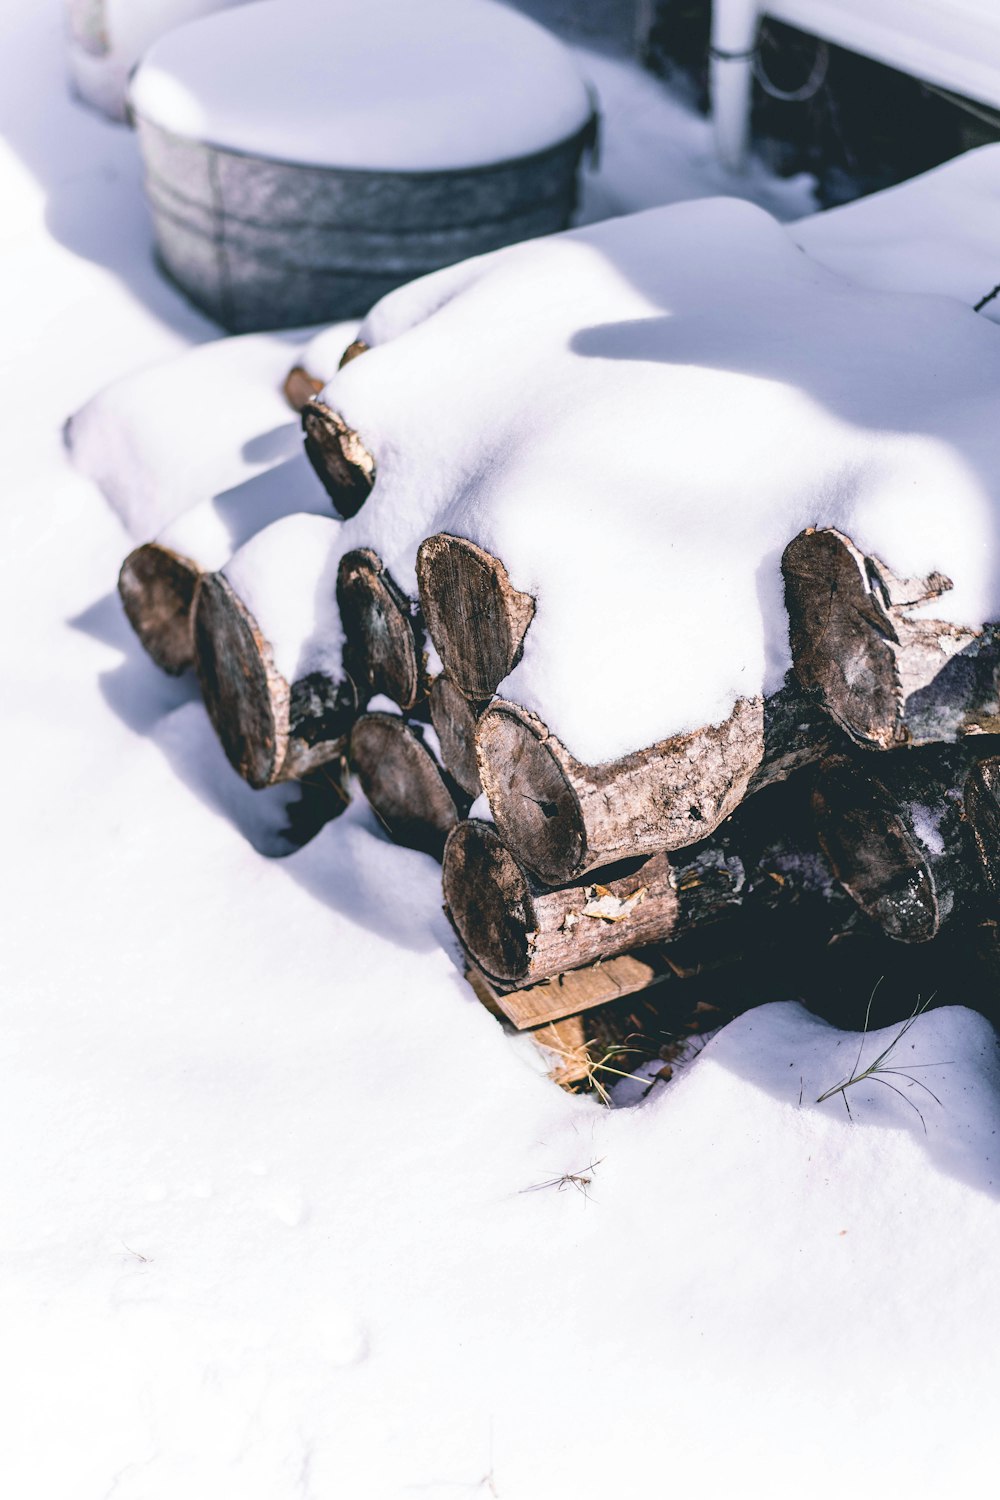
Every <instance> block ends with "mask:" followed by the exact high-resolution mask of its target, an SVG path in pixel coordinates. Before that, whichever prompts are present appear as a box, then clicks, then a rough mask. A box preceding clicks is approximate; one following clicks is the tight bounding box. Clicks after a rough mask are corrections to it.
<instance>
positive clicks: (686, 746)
mask: <svg viewBox="0 0 1000 1500" xmlns="http://www.w3.org/2000/svg"><path fill="white" fill-rule="evenodd" d="M836 737H837V736H836V730H835V729H834V727H833V726H832V725H831V723H830V721H829V719H828V718H827V717H826V716H825V715H824V714H822V713H821V712H820V711H819V710H817V709H816V708H814V707H813V706H812V705H810V704H809V703H807V702H806V701H805V699H804V698H803V696H802V694H801V692H800V691H799V690H798V688H797V687H796V685H795V684H794V683H792V682H790V681H789V682H786V684H785V686H784V687H783V688H782V690H781V691H780V692H779V693H776V694H774V695H773V697H771V698H768V699H766V700H764V699H761V698H742V699H740V700H739V701H738V702H737V704H736V706H735V708H734V709H733V712H732V714H731V715H730V716H729V718H728V719H726V720H725V721H724V723H722V724H720V725H708V726H706V727H705V728H703V729H698V730H694V731H693V732H692V733H690V734H682V735H675V736H673V737H672V738H670V739H667V740H662V741H660V742H659V744H656V745H652V746H650V747H649V748H648V749H645V750H639V751H635V752H634V753H632V754H631V755H626V756H623V757H622V758H621V759H620V760H617V761H611V762H610V763H608V764H606V765H599V766H588V765H584V764H583V762H581V761H578V760H576V758H575V757H574V756H572V755H571V754H570V752H569V751H568V750H567V749H566V747H565V746H564V745H562V744H561V743H560V741H559V740H557V739H556V737H555V735H553V734H550V733H549V731H548V729H547V728H546V727H545V725H544V724H543V723H542V722H541V720H540V719H538V718H536V717H535V716H534V715H533V714H530V713H528V712H527V711H526V710H525V709H522V708H519V707H518V706H517V705H516V704H513V703H507V702H504V701H503V700H498V701H497V702H495V703H492V704H491V705H490V706H489V707H488V708H487V709H486V711H485V713H484V714H483V716H482V718H481V719H480V721H479V727H478V729H477V733H476V743H477V749H478V755H479V769H480V774H481V776H482V782H483V789H484V791H485V792H486V795H487V797H488V798H489V803H490V809H491V811H492V813H493V816H494V818H495V819H496V824H497V829H498V831H499V832H500V834H501V836H502V837H503V839H504V840H505V842H506V843H507V844H509V846H510V848H511V849H512V850H513V851H514V853H515V854H516V855H517V856H518V858H519V859H521V860H522V861H523V862H524V864H525V865H527V867H528V869H529V870H532V871H533V872H534V873H535V874H536V875H537V876H538V877H539V878H540V879H541V880H543V881H545V882H546V883H547V884H550V885H557V884H562V883H565V882H567V881H571V880H576V879H578V878H579V877H580V876H581V875H584V874H586V873H587V871H589V870H596V869H600V868H601V867H602V866H604V865H610V864H614V863H616V862H617V861H618V860H621V859H627V858H631V857H632V856H635V855H642V854H653V853H656V852H658V851H660V850H671V849H682V848H684V847H685V846H686V845H688V844H693V843H695V842H696V841H697V840H699V839H703V838H705V837H707V836H708V835H709V834H710V833H712V832H713V831H714V830H715V829H716V828H717V827H718V826H719V824H720V823H721V822H722V821H723V820H724V819H725V818H727V817H728V816H729V815H730V813H732V812H734V811H735V809H736V808H737V807H738V806H739V805H740V803H741V802H742V801H743V799H744V798H745V797H747V796H749V795H750V794H751V793H753V792H756V791H759V790H761V789H762V788H763V787H765V786H769V785H771V784H772V783H774V782H777V781H781V780H783V779H784V778H785V777H787V776H789V775H791V773H792V772H793V771H795V770H797V769H798V768H799V767H800V766H802V765H806V764H808V763H809V762H810V761H813V760H817V759H819V758H820V756H821V755H823V754H824V753H825V752H827V751H828V750H829V749H830V748H831V745H832V744H833V743H834V741H835V739H836Z"/></svg>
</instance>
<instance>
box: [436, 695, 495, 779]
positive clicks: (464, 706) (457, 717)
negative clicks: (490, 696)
mask: <svg viewBox="0 0 1000 1500" xmlns="http://www.w3.org/2000/svg"><path fill="white" fill-rule="evenodd" d="M429 702H430V714H431V723H432V724H433V725H434V732H435V734H436V735H437V737H438V741H439V743H440V745H441V764H442V765H443V766H444V767H445V770H447V771H449V772H450V773H451V775H452V776H453V777H454V778H455V780H456V781H457V782H458V784H459V786H460V787H461V788H462V790H463V791H464V792H467V793H468V794H469V796H470V797H478V796H479V794H480V793H481V792H482V789H483V784H482V782H481V781H480V779H479V762H478V760H477V759H476V725H477V723H478V722H479V716H480V714H481V713H482V711H483V709H484V708H485V706H486V705H485V704H483V703H474V702H472V701H471V700H470V699H468V698H466V697H465V695H464V693H460V692H459V690H458V688H457V687H456V686H455V684H454V683H453V682H452V680H451V678H450V677H449V676H448V673H447V672H441V673H439V674H438V676H437V677H435V679H434V681H433V682H432V683H431V687H430V697H429Z"/></svg>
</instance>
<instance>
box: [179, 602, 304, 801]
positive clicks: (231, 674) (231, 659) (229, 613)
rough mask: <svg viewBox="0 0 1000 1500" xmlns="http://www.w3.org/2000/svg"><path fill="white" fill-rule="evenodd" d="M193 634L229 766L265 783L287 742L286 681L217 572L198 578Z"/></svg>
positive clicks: (270, 778)
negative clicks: (199, 585)
mask: <svg viewBox="0 0 1000 1500" xmlns="http://www.w3.org/2000/svg"><path fill="white" fill-rule="evenodd" d="M194 638H195V657H196V663H197V668H198V681H199V683H200V685H201V691H202V696H203V698H204V700H205V707H206V709H207V710H208V715H209V718H210V719H211V720H212V723H213V725H214V727H215V732H216V734H217V735H218V736H219V739H220V741H221V742H222V747H223V749H224V750H225V752H226V755H227V757H228V758H229V761H230V764H231V765H232V766H233V767H234V768H235V769H236V770H237V771H238V772H239V774H240V775H241V776H242V777H243V778H244V780H246V781H248V782H249V783H250V785H251V786H254V787H263V786H269V785H271V783H272V782H274V781H275V780H278V779H280V769H281V766H282V763H283V761H284V759H285V752H286V749H287V745H288V712H289V689H288V684H287V683H286V682H285V680H284V678H283V677H281V675H280V674H279V673H278V672H277V671H276V669H275V668H274V665H273V663H272V661H271V653H270V648H269V647H268V645H267V643H266V641H265V640H264V639H263V637H262V636H261V633H260V631H259V629H258V628H257V624H256V622H255V621H254V619H253V617H252V616H251V615H250V614H249V612H248V611H247V609H246V608H245V607H244V605H243V604H242V602H241V601H240V599H239V598H238V597H237V595H236V594H235V593H234V591H233V590H232V588H230V586H229V584H228V583H227V581H226V579H225V578H224V577H223V576H222V574H221V573H211V574H207V575H206V576H205V577H204V578H203V579H202V582H201V587H200V588H199V590H198V604H197V609H196V611H195V626H194Z"/></svg>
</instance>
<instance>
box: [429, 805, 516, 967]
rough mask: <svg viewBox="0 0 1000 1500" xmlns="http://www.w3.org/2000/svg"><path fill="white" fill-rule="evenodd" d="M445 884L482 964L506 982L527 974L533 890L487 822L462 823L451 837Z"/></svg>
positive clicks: (459, 925) (460, 929) (458, 924)
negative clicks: (531, 890)
mask: <svg viewBox="0 0 1000 1500" xmlns="http://www.w3.org/2000/svg"><path fill="white" fill-rule="evenodd" d="M443 884H444V900H445V906H446V907H447V909H448V912H449V915H450V916H451V920H452V921H453V922H454V924H455V930H456V931H457V933H458V935H459V937H460V938H461V940H462V942H463V943H464V944H465V947H466V948H467V949H468V951H469V953H471V954H472V956H473V957H474V958H475V960H476V962H477V964H479V966H480V968H482V969H483V970H484V971H485V973H486V974H487V975H489V976H490V978H492V979H496V980H498V981H500V982H501V983H502V984H516V983H517V982H518V981H519V980H521V979H524V978H526V976H527V974H528V968H529V953H528V941H527V937H526V933H527V932H529V931H530V930H531V928H532V913H531V893H530V890H529V886H528V882H527V880H526V878H525V873H524V870H523V869H522V867H521V865H520V864H519V863H518V861H517V860H516V859H515V858H514V856H513V855H512V854H511V852H510V850H509V849H507V848H506V846H505V845H504V843H503V842H502V840H501V839H499V838H498V837H497V835H496V834H495V833H494V831H493V829H492V828H491V827H490V825H489V824H488V823H480V822H478V821H475V820H473V821H471V822H467V823H460V824H459V825H458V827H457V828H455V829H454V830H453V831H452V833H451V834H450V835H449V838H448V843H447V845H446V847H445V855H444V871H443Z"/></svg>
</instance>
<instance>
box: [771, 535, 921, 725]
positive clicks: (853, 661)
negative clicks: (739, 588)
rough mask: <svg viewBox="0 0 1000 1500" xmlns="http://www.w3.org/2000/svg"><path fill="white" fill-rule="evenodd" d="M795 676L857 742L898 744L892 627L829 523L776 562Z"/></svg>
mask: <svg viewBox="0 0 1000 1500" xmlns="http://www.w3.org/2000/svg"><path fill="white" fill-rule="evenodd" d="M781 567H782V572H783V574H784V579H785V603H786V606H787V609H788V618H789V635H790V640H791V648H792V658H793V660H794V663H795V672H796V675H797V677H798V679H799V681H800V683H801V684H802V686H803V688H804V689H805V690H806V692H807V693H810V694H814V695H815V696H816V697H817V698H819V699H820V701H821V702H822V703H823V704H824V706H825V707H826V708H827V710H828V712H829V713H830V714H831V716H832V717H833V718H834V719H835V720H836V721H837V723H839V724H840V725H841V726H842V727H843V728H844V729H845V730H846V731H847V733H848V734H849V735H851V736H852V738H853V739H855V740H857V741H858V742H860V743H861V744H864V745H869V746H873V747H877V748H878V749H880V750H887V749H890V748H891V747H892V746H894V745H899V744H905V743H906V741H907V735H906V731H905V728H904V726H903V723H902V711H901V707H902V704H901V700H902V686H901V682H900V678H899V673H898V670H897V667H896V656H895V652H894V650H893V641H894V638H895V631H894V628H893V624H892V621H891V619H890V617H889V614H888V612H887V610H886V609H885V607H884V605H883V603H882V600H881V598H880V597H879V595H878V594H877V593H876V592H874V591H873V589H872V586H871V580H870V577H869V573H868V569H867V567H866V559H865V556H864V554H863V553H862V552H860V551H859V549H858V548H857V547H855V545H854V543H853V542H852V541H851V540H850V538H849V537H846V536H843V535H842V534H841V533H840V532H839V531H834V530H832V529H825V530H814V529H810V530H808V531H804V532H802V533H801V534H800V535H799V536H797V537H795V538H794V540H793V541H791V542H789V544H788V546H787V547H786V548H785V552H784V556H783V558H782V562H781Z"/></svg>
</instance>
